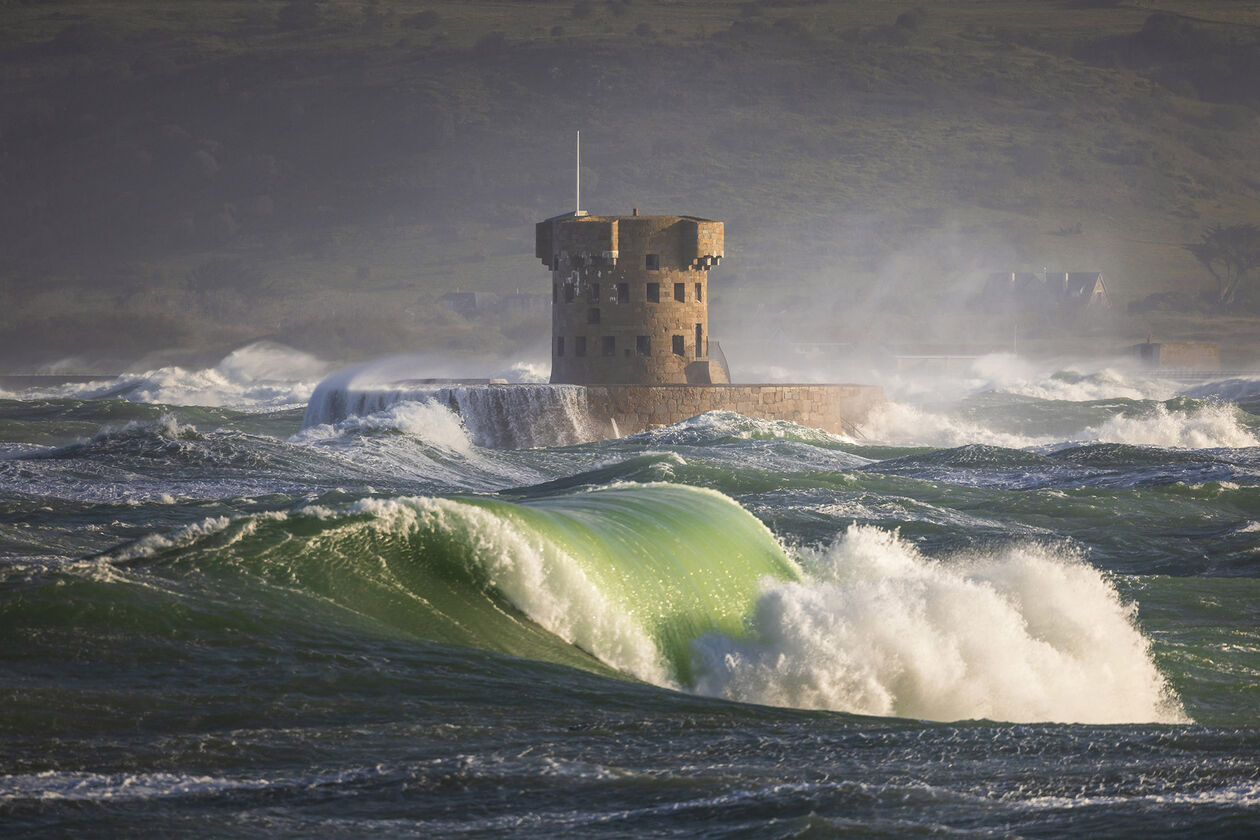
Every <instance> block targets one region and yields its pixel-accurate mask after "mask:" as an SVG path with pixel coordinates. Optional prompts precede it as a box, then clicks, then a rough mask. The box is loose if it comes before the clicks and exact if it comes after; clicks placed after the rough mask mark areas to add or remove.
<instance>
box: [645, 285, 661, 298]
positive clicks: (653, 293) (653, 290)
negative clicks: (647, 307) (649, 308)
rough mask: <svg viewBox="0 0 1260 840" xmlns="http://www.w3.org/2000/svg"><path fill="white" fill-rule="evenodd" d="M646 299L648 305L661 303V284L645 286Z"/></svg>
mask: <svg viewBox="0 0 1260 840" xmlns="http://www.w3.org/2000/svg"><path fill="white" fill-rule="evenodd" d="M647 299H648V303H660V302H661V284H660V283H648V284H647Z"/></svg>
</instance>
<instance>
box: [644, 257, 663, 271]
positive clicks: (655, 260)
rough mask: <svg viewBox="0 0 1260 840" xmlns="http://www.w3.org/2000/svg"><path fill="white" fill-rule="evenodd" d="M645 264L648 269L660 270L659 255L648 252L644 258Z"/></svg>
mask: <svg viewBox="0 0 1260 840" xmlns="http://www.w3.org/2000/svg"><path fill="white" fill-rule="evenodd" d="M645 264H646V265H647V270H648V271H660V270H661V255H660V254H648V255H647V258H646V260H645Z"/></svg>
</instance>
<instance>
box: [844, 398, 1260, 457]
mask: <svg viewBox="0 0 1260 840" xmlns="http://www.w3.org/2000/svg"><path fill="white" fill-rule="evenodd" d="M862 434H863V435H864V436H865V437H866V438H867V439H869V440H872V441H881V442H884V443H888V444H892V445H897V446H937V447H956V446H966V445H969V444H985V445H988V446H1002V447H1006V448H1009V449H1021V448H1028V447H1040V446H1050V445H1053V444H1056V443H1124V444H1130V445H1133V446H1159V447H1164V448H1166V449H1216V448H1233V447H1250V446H1260V440H1258V439H1257V438H1256V436H1255V434H1253V433H1252V432H1251V431H1250V430H1248V429H1247V428H1246V427H1245V426H1244V425H1243V424H1242V423H1241V422H1240V421H1239V418H1238V413H1237V411H1236V409H1235V408H1234V407H1233V406H1231V405H1228V404H1215V403H1214V404H1207V405H1197V406H1195V407H1192V408H1190V409H1189V410H1186V411H1178V410H1169V409H1168V408H1167V407H1166V406H1165V405H1164V404H1163V403H1153V404H1152V405H1151V406H1150V407H1149V408H1148V409H1146V410H1144V411H1142V413H1140V414H1116V415H1115V416H1113V417H1111V418H1109V419H1108V420H1106V421H1104V422H1103V423H1101V424H1098V425H1097V426H1083V427H1082V428H1080V429H1076V430H1073V431H1069V432H1066V433H1064V434H1061V435H1023V434H1018V433H1012V432H1002V431H998V430H995V429H991V428H988V427H987V426H985V425H983V424H980V423H976V422H973V421H971V420H968V419H964V418H959V417H955V416H952V415H950V414H948V413H944V412H941V411H935V410H931V409H927V408H923V407H920V406H915V405H910V404H907V403H899V402H886V403H884V404H883V405H881V406H879V407H877V408H876V409H875V410H874V411H873V412H871V415H870V416H869V417H868V418H867V419H866V422H865V423H863V425H862Z"/></svg>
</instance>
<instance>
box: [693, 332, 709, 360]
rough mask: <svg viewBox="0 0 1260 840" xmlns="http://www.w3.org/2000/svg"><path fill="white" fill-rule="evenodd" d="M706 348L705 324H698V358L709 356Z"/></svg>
mask: <svg viewBox="0 0 1260 840" xmlns="http://www.w3.org/2000/svg"><path fill="white" fill-rule="evenodd" d="M706 349H707V348H705V346H704V326H703V325H702V324H696V358H697V359H703V358H705V357H706V356H708V355H709V354H708V353H707V352H706Z"/></svg>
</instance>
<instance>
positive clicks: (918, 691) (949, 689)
mask: <svg viewBox="0 0 1260 840" xmlns="http://www.w3.org/2000/svg"><path fill="white" fill-rule="evenodd" d="M800 561H801V564H802V566H803V568H805V569H806V570H807V573H808V576H807V578H806V579H805V580H804V581H802V582H799V583H779V582H775V583H767V584H765V589H764V592H763V594H762V595H761V597H760V599H759V601H758V604H757V607H756V611H755V615H754V617H753V621H752V625H751V628H752V635H751V638H750V639H749V640H734V639H731V638H727V637H724V636H720V635H709V636H706V637H704V638H702V639H700V640H698V641H697V642H696V643H695V646H694V648H695V653H696V656H697V666H698V667H697V671H698V673H700V674H701V676H700V677H699V679H698V681H697V686H696V688H697V690H698V691H700V692H701V693H704V694H709V695H715V696H721V697H727V698H730V699H734V700H740V701H746V702H755V703H763V704H767V705H776V706H791V707H798V708H820V709H833V710H837V711H845V712H852V713H858V714H871V715H895V716H899V717H910V718H925V719H932V720H960V719H970V718H989V719H996V720H1009V721H1064V722H1082V723H1120V722H1138V721H1164V722H1173V721H1182V720H1185V719H1186V718H1185V714H1184V712H1183V711H1182V709H1181V707H1180V704H1179V703H1178V702H1177V700H1176V699H1175V698H1174V697H1173V696H1172V694H1171V693H1170V691H1169V689H1168V687H1167V685H1166V683H1165V681H1164V679H1163V677H1162V676H1161V675H1160V673H1159V671H1158V670H1157V669H1156V668H1155V665H1154V662H1153V660H1152V658H1151V652H1150V643H1149V641H1148V640H1147V639H1146V638H1145V637H1144V636H1143V635H1142V633H1141V632H1140V630H1139V629H1138V627H1137V626H1136V624H1135V617H1134V607H1133V606H1132V605H1126V604H1124V603H1122V602H1121V600H1120V598H1119V596H1118V594H1117V593H1116V591H1115V589H1114V588H1113V587H1112V586H1111V585H1110V584H1109V583H1108V581H1107V580H1106V578H1105V577H1104V576H1103V575H1102V574H1101V573H1099V572H1098V571H1097V570H1095V569H1094V568H1092V567H1091V566H1089V565H1088V564H1087V563H1085V562H1083V561H1081V560H1080V559H1079V558H1076V557H1073V556H1072V555H1071V554H1070V553H1064V552H1062V551H1057V552H1056V551H1054V550H1051V549H1047V548H1042V547H1036V546H1027V547H1013V548H1008V549H1006V550H1004V551H1001V552H998V553H995V554H988V555H986V554H975V555H972V556H967V557H956V558H952V559H951V560H950V561H949V562H938V561H934V560H931V559H928V558H926V557H924V556H922V555H921V554H920V553H919V552H918V551H917V550H916V549H915V548H914V547H913V546H912V545H911V544H909V543H908V542H906V541H904V540H902V539H901V538H899V537H898V536H897V535H896V534H894V533H889V532H886V531H881V530H879V529H876V528H872V527H859V526H853V527H851V528H849V530H848V531H847V532H846V533H845V534H844V535H843V536H842V537H841V538H839V539H838V540H837V541H836V542H835V543H834V544H833V545H831V546H830V547H829V548H826V549H820V550H812V551H811V550H803V551H801V552H800Z"/></svg>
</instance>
